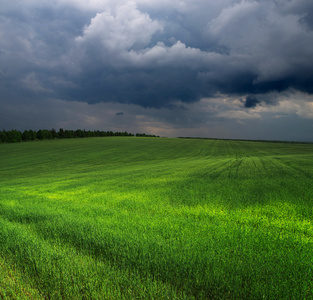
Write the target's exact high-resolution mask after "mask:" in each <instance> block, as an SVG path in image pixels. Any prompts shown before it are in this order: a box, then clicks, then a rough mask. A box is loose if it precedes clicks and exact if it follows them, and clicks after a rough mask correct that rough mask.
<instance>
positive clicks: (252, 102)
mask: <svg viewBox="0 0 313 300" xmlns="http://www.w3.org/2000/svg"><path fill="white" fill-rule="evenodd" d="M258 103H260V101H259V100H258V99H257V98H256V97H254V96H248V97H247V98H246V101H245V107H246V108H251V107H256V106H257V104H258Z"/></svg>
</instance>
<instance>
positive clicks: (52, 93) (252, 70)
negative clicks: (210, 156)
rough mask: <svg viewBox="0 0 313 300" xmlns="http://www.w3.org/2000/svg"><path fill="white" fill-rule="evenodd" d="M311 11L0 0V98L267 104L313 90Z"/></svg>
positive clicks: (297, 5)
mask: <svg viewBox="0 0 313 300" xmlns="http://www.w3.org/2000/svg"><path fill="white" fill-rule="evenodd" d="M312 19H313V5H312V2H311V1H306V0H297V1H296V0H280V1H274V0H264V1H253V0H251V1H250V0H235V1H234V0H220V1H215V0H214V1H213V0H199V1H193V0H185V1H178V0H172V1H169V0H163V1H155V0H149V1H148V0H138V1H127V0H120V1H97V0H90V1H72V0H68V1H66V0H56V1H53V2H49V1H39V0H32V1H19V0H15V1H10V2H8V1H6V2H5V3H4V4H2V8H1V13H0V25H1V27H0V28H1V32H0V34H1V38H0V79H1V80H0V93H1V101H2V102H5V101H10V99H25V101H31V99H36V100H39V99H52V98H56V99H63V100H68V101H81V102H86V103H93V104H94V103H100V102H118V103H128V104H136V105H140V106H143V107H154V108H164V107H166V108H172V109H174V108H175V107H176V106H175V105H176V104H177V102H180V103H181V102H182V103H186V104H188V103H195V102H197V101H200V99H202V98H205V97H214V96H215V95H218V94H226V95H229V96H234V97H235V96H238V97H247V98H246V102H245V107H246V108H254V107H256V106H257V104H258V103H259V102H258V101H261V100H260V99H262V101H265V102H267V103H269V104H272V103H273V101H267V100H266V99H267V97H266V94H268V93H272V92H274V91H277V92H283V91H286V90H288V89H294V90H299V91H303V92H305V93H313V52H312V50H311V49H312V47H313V31H312V29H313V26H312V25H313V23H312ZM247 95H249V96H247Z"/></svg>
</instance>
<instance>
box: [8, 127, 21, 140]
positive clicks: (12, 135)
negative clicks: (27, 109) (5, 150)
mask: <svg viewBox="0 0 313 300" xmlns="http://www.w3.org/2000/svg"><path fill="white" fill-rule="evenodd" d="M21 141H22V134H21V132H20V131H17V130H10V131H7V132H6V142H7V143H18V142H21Z"/></svg>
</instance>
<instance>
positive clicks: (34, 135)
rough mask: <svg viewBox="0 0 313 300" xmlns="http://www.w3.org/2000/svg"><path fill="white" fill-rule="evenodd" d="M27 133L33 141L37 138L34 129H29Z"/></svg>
mask: <svg viewBox="0 0 313 300" xmlns="http://www.w3.org/2000/svg"><path fill="white" fill-rule="evenodd" d="M29 135H30V137H31V140H32V141H34V140H35V139H36V138H37V133H36V131H33V130H29Z"/></svg>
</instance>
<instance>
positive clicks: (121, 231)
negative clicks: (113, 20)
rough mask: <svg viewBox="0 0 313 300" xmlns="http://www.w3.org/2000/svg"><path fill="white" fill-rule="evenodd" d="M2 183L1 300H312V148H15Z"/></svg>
mask: <svg viewBox="0 0 313 300" xmlns="http://www.w3.org/2000/svg"><path fill="white" fill-rule="evenodd" d="M0 176H1V177H0V298H3V299H30V298H33V299H44V298H45V299H61V298H63V299H312V298H313V227H312V223H313V144H292V143H290V144H288V143H268V142H247V141H226V140H197V139H192V140H187V139H157V138H134V137H130V138H126V137H112V138H88V139H75V140H72V139H68V140H53V141H42V142H27V143H18V144H3V145H0Z"/></svg>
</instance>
